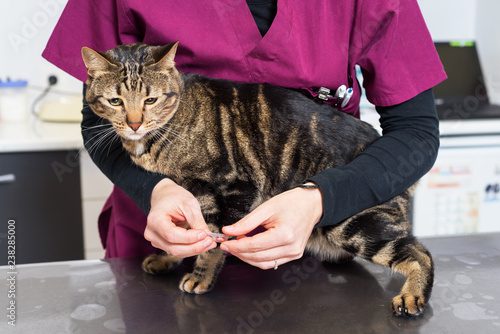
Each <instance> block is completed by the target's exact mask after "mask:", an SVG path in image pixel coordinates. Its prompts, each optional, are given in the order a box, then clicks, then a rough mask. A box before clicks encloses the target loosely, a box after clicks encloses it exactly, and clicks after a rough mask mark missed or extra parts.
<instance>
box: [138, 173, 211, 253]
mask: <svg viewBox="0 0 500 334" xmlns="http://www.w3.org/2000/svg"><path fill="white" fill-rule="evenodd" d="M188 226H189V228H190V229H188ZM207 230H209V229H208V226H207V224H206V222H205V220H204V219H203V215H202V213H201V209H200V204H199V203H198V200H197V199H196V198H195V197H194V196H193V194H191V193H190V192H189V191H187V190H186V189H184V188H183V187H181V186H179V185H178V184H176V183H175V182H174V181H172V180H170V179H167V178H165V179H163V180H162V181H160V182H158V184H157V185H156V186H155V188H154V189H153V193H152V194H151V210H150V211H149V215H148V221H147V225H146V230H145V231H144V237H145V238H146V239H147V240H148V241H150V242H151V244H152V245H153V247H156V248H159V249H162V250H164V251H165V252H167V253H169V254H172V255H174V256H177V257H180V258H184V257H189V256H194V255H198V254H201V253H204V252H206V251H208V250H210V249H212V248H215V247H216V246H217V243H216V242H215V241H213V239H212V238H211V237H210V236H208V235H207V233H206V231H207Z"/></svg>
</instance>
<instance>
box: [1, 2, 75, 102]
mask: <svg viewBox="0 0 500 334" xmlns="http://www.w3.org/2000/svg"><path fill="white" fill-rule="evenodd" d="M66 3H67V0H22V1H2V2H1V3H0V32H1V33H0V45H1V47H0V78H1V79H2V80H5V79H6V77H10V78H11V79H13V80H16V79H27V80H28V82H29V85H30V97H31V99H33V98H34V97H35V96H37V95H38V94H40V92H41V90H42V89H43V88H44V87H45V86H46V85H47V83H48V80H47V79H48V76H49V75H52V74H55V75H57V77H58V79H59V82H58V84H57V86H56V87H54V89H57V90H61V91H64V92H69V93H81V90H82V84H81V82H79V81H78V80H76V79H74V78H72V77H71V76H69V75H67V74H66V73H64V72H62V71H60V70H59V69H57V68H56V67H55V66H53V65H52V64H50V63H49V62H47V61H46V60H45V59H43V58H42V57H41V54H42V52H43V50H44V48H45V45H46V43H47V41H48V39H49V36H50V34H51V32H52V30H53V29H54V27H55V25H56V23H57V20H58V18H59V16H60V15H61V13H62V10H63V8H64V6H65V5H66Z"/></svg>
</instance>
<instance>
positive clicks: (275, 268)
mask: <svg viewBox="0 0 500 334" xmlns="http://www.w3.org/2000/svg"><path fill="white" fill-rule="evenodd" d="M277 269H278V261H277V260H276V259H275V260H274V270H277Z"/></svg>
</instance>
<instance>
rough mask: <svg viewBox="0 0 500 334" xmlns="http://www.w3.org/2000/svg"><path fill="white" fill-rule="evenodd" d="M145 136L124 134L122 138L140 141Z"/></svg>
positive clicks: (141, 134) (135, 133) (141, 133)
mask: <svg viewBox="0 0 500 334" xmlns="http://www.w3.org/2000/svg"><path fill="white" fill-rule="evenodd" d="M145 134H146V133H145V132H144V133H143V132H122V136H124V137H125V138H126V139H129V140H140V139H142V137H144V135H145Z"/></svg>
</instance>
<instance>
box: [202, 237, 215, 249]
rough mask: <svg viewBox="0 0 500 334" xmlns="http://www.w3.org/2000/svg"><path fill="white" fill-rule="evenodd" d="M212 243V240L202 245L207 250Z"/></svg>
mask: <svg viewBox="0 0 500 334" xmlns="http://www.w3.org/2000/svg"><path fill="white" fill-rule="evenodd" d="M213 242H214V241H213V240H212V239H207V240H206V241H205V243H203V246H205V248H207V247H208V246H210V245H211V244H212V243H213Z"/></svg>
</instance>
